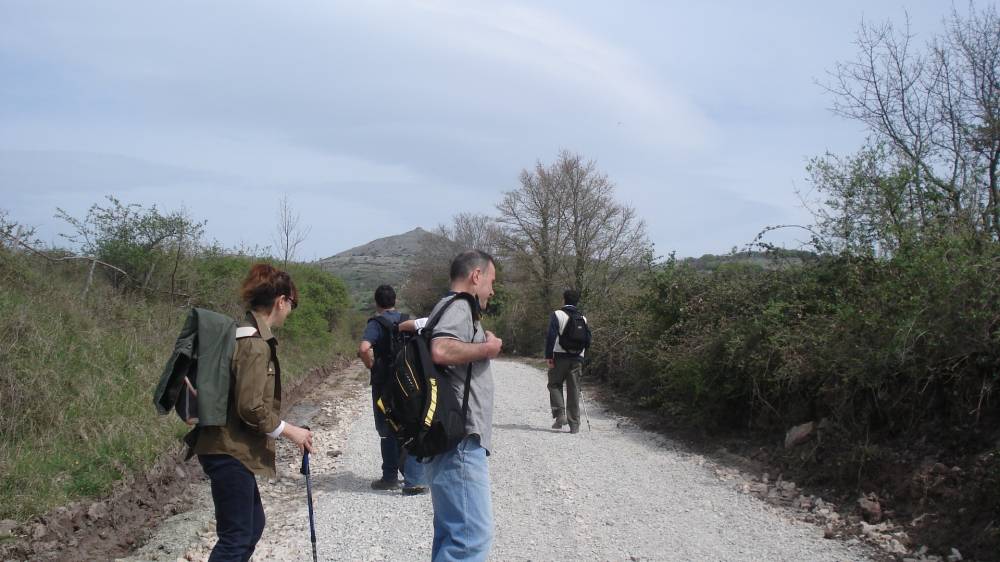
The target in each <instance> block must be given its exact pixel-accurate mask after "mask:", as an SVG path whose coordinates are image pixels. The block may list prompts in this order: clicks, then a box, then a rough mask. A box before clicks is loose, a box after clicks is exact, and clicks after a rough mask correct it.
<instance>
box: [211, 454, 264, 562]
mask: <svg viewBox="0 0 1000 562" xmlns="http://www.w3.org/2000/svg"><path fill="white" fill-rule="evenodd" d="M198 462H200V463H201V467H202V468H203V469H204V470H205V474H207V475H208V479H209V480H210V481H211V483H212V502H213V503H214V504H215V532H216V534H217V535H219V542H217V543H215V548H213V549H212V555H211V556H210V557H209V558H208V560H209V562H229V561H235V560H238V561H240V562H245V561H247V560H250V556H251V555H252V554H253V551H254V548H256V546H257V541H259V540H260V536H261V535H262V534H263V533H264V506H263V504H261V502H260V491H259V490H258V489H257V479H256V478H254V475H253V473H252V472H250V470H249V469H248V468H247V467H245V466H243V463H241V462H240V461H238V460H237V459H235V458H233V457H231V456H229V455H198Z"/></svg>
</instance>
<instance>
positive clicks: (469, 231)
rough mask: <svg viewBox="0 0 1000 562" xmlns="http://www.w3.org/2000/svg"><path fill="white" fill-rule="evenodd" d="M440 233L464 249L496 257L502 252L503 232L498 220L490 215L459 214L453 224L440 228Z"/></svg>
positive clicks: (453, 219) (453, 218)
mask: <svg viewBox="0 0 1000 562" xmlns="http://www.w3.org/2000/svg"><path fill="white" fill-rule="evenodd" d="M438 229H439V230H440V232H441V233H442V234H443V235H444V236H445V237H447V238H449V239H450V240H452V241H453V242H455V243H456V244H458V245H459V246H461V247H462V248H465V249H467V250H481V251H483V252H486V253H487V254H490V255H493V256H496V255H497V254H498V253H499V251H500V242H501V238H502V236H503V231H502V229H501V228H500V225H499V224H498V223H497V220H496V219H495V218H493V217H491V216H489V215H484V214H477V213H465V212H463V213H459V214H457V215H455V216H454V217H452V224H451V226H450V227H448V226H443V225H442V226H439V227H438Z"/></svg>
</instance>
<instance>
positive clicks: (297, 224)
mask: <svg viewBox="0 0 1000 562" xmlns="http://www.w3.org/2000/svg"><path fill="white" fill-rule="evenodd" d="M311 230H312V227H309V226H305V227H304V226H302V225H301V217H300V216H299V214H298V213H296V212H295V211H293V210H292V206H291V204H289V202H288V194H285V195H282V196H281V200H280V201H279V202H278V226H277V234H276V236H275V239H274V242H275V247H276V248H277V249H278V252H279V257H280V258H281V260H282V263H283V266H282V267H288V262H290V261H292V260H293V259H294V258H295V252H296V251H297V250H298V247H299V245H300V244H302V243H303V242H305V240H306V238H308V237H309V232H310V231H311Z"/></svg>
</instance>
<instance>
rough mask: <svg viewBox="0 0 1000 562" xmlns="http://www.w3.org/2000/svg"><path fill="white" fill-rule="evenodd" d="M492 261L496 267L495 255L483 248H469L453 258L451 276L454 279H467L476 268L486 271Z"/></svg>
mask: <svg viewBox="0 0 1000 562" xmlns="http://www.w3.org/2000/svg"><path fill="white" fill-rule="evenodd" d="M491 263H492V264H494V267H496V262H494V261H493V256H491V255H489V254H487V253H486V252H483V251H481V250H469V251H467V252H462V253H461V254H458V255H457V256H455V259H453V260H451V274H450V276H449V277H450V278H451V280H452V281H458V280H459V279H465V278H466V277H468V276H469V274H470V273H472V272H473V271H475V270H476V268H479V269H482V270H483V271H486V268H487V267H488V266H489V264H491Z"/></svg>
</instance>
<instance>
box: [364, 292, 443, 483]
mask: <svg viewBox="0 0 1000 562" xmlns="http://www.w3.org/2000/svg"><path fill="white" fill-rule="evenodd" d="M402 320H406V318H405V317H404V315H402V314H400V313H399V311H398V310H396V291H395V290H394V289H393V288H392V287H391V286H389V285H379V287H378V288H377V289H375V316H373V317H372V318H370V319H369V320H368V325H366V326H365V333H364V335H363V336H362V337H361V344H360V345H359V346H358V357H360V358H361V361H362V362H363V363H364V364H365V367H368V369H369V370H370V371H371V380H370V383H371V386H372V409H373V410H374V411H375V430H376V431H378V436H379V445H380V449H381V451H382V477H381V478H379V479H378V480H374V481H372V483H371V487H372V489H375V490H395V489H397V488H399V480H398V472H399V471H400V469H401V468H402V469H403V478H404V480H403V494H404V495H408V496H412V495H417V494H423V493H426V492H427V487H426V486H424V485H423V478H422V473H423V467H422V466H421V465H420V463H418V462H416V459H411V458H409V457H407V458H406V460H405V461H404V463H403V464H404V466H402V467H401V466H400V454H401V453H402V451H401V450H400V448H399V443H398V442H397V441H396V436H395V435H394V434H393V432H392V428H390V427H389V422H388V421H387V420H386V419H385V414H383V413H382V411H381V410H379V408H378V406H376V405H375V402H376V401H377V400H378V399H379V397H380V396H382V389H383V385H384V384H385V383H386V381H387V378H388V377H389V375H390V371H391V368H392V361H393V357H392V354H391V350H390V347H391V338H392V337H393V333H392V331H393V328H392V327H393V326H396V325H398V324H399V322H400V321H402Z"/></svg>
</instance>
